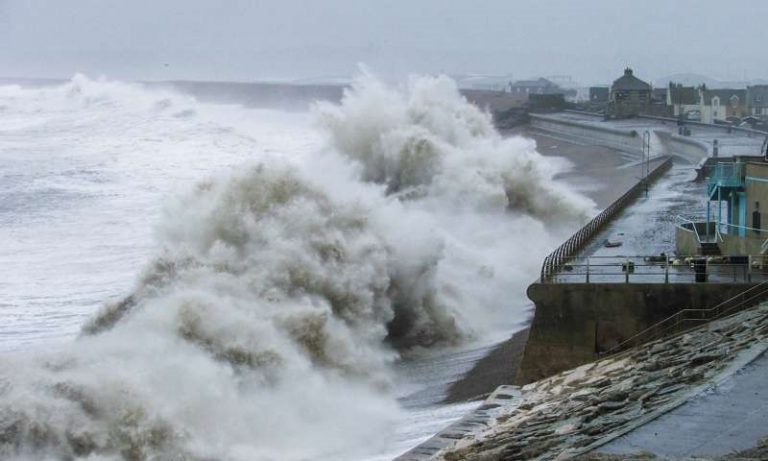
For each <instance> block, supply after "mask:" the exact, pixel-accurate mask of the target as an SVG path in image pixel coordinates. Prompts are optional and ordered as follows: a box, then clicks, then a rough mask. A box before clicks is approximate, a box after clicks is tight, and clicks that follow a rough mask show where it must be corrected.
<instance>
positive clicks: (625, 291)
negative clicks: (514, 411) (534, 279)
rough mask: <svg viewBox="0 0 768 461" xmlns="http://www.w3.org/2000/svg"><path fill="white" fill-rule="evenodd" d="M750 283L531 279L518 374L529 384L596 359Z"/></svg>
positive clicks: (735, 293) (519, 380)
mask: <svg viewBox="0 0 768 461" xmlns="http://www.w3.org/2000/svg"><path fill="white" fill-rule="evenodd" d="M751 286H753V284H749V283H717V284H710V283H688V284H685V283H673V284H646V283H568V284H550V283H544V284H542V283H534V284H533V285H531V286H530V287H528V297H529V298H530V299H531V300H532V301H533V302H534V303H535V304H536V314H535V316H534V318H533V322H532V324H531V330H530V334H529V336H528V343H527V344H526V347H525V352H524V353H523V359H522V361H521V363H520V367H519V370H518V373H517V381H518V384H527V383H530V382H533V381H536V380H539V379H542V378H545V377H548V376H551V375H553V374H555V373H558V372H560V371H563V370H568V369H571V368H574V367H576V366H579V365H582V364H584V363H588V362H592V361H594V360H597V359H598V358H599V356H600V355H599V354H600V353H601V352H605V351H608V350H610V349H612V348H614V347H616V346H618V345H619V344H621V343H622V342H623V341H625V340H627V339H629V338H631V337H632V336H633V335H635V334H637V333H638V332H640V331H643V330H645V329H647V328H650V327H651V326H653V325H655V324H657V323H658V322H660V321H661V320H664V319H666V318H667V317H670V316H671V315H673V314H675V313H676V312H678V311H679V310H681V309H685V308H697V309H706V308H711V307H714V306H716V305H718V304H720V303H722V302H724V301H726V300H728V299H730V298H732V297H734V296H736V295H738V294H739V293H742V292H743V291H744V290H746V289H747V288H749V287H751Z"/></svg>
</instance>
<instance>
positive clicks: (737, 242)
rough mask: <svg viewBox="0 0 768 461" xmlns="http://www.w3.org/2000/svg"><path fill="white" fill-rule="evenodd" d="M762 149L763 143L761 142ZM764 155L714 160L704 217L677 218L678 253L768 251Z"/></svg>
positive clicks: (767, 178)
mask: <svg viewBox="0 0 768 461" xmlns="http://www.w3.org/2000/svg"><path fill="white" fill-rule="evenodd" d="M764 151H765V146H764ZM767 160H768V159H766V158H765V157H764V156H762V157H747V156H740V157H735V158H733V159H731V160H730V161H722V162H718V163H717V164H716V165H714V167H713V168H712V169H711V171H710V172H709V175H708V179H707V189H706V193H707V209H706V219H705V220H704V221H697V220H691V219H679V220H678V221H679V222H678V225H677V229H676V247H677V248H676V249H677V253H678V255H697V254H699V255H707V256H710V255H725V256H730V257H733V256H747V255H753V256H755V255H757V256H764V255H766V254H767V253H768V223H766V222H765V219H763V215H764V214H765V210H766V209H768V161H767Z"/></svg>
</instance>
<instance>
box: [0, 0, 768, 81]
mask: <svg viewBox="0 0 768 461" xmlns="http://www.w3.org/2000/svg"><path fill="white" fill-rule="evenodd" d="M766 39H768V0H742V1H740V2H725V1H714V0H645V1H642V0H474V1H465V0H313V1H309V0H307V1H299V0H121V1H118V0H0V76H11V77H20V76H24V77H70V76H72V75H73V74H74V73H77V72H82V73H85V74H87V75H90V76H101V75H105V76H107V77H109V78H116V79H178V78H186V79H209V80H241V81H251V80H265V79H312V78H316V79H327V78H334V77H345V76H349V75H351V74H352V73H354V71H355V69H356V66H357V63H365V64H367V65H368V66H369V67H370V68H371V69H373V71H374V72H375V73H378V74H380V75H382V76H384V77H387V78H399V77H402V76H403V75H406V74H411V73H440V72H442V73H448V74H466V73H479V74H510V75H512V76H513V77H514V78H515V79H520V78H528V77H533V76H540V75H544V76H546V75H552V74H565V75H572V76H573V77H574V78H575V79H577V80H578V81H579V82H580V83H582V84H592V83H598V82H608V81H610V80H612V79H614V78H616V77H617V76H618V75H620V74H621V72H622V70H623V68H624V67H625V66H631V67H633V68H634V69H635V74H636V75H638V76H639V77H641V78H644V79H646V80H653V79H656V78H659V77H664V76H667V75H671V74H676V73H683V72H694V73H701V74H706V75H710V76H712V77H715V78H719V79H723V80H741V79H745V78H747V79H752V78H760V77H768V53H767V52H766V49H768V47H767V46H766V45H767V44H768V40H766Z"/></svg>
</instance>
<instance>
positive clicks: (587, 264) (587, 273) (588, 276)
mask: <svg viewBox="0 0 768 461" xmlns="http://www.w3.org/2000/svg"><path fill="white" fill-rule="evenodd" d="M587 283H589V256H587Z"/></svg>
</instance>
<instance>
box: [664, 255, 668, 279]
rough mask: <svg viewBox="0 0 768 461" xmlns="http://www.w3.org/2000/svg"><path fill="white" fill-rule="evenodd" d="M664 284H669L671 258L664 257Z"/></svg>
mask: <svg viewBox="0 0 768 461" xmlns="http://www.w3.org/2000/svg"><path fill="white" fill-rule="evenodd" d="M664 283H669V256H667V255H666V254H665V255H664Z"/></svg>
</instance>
